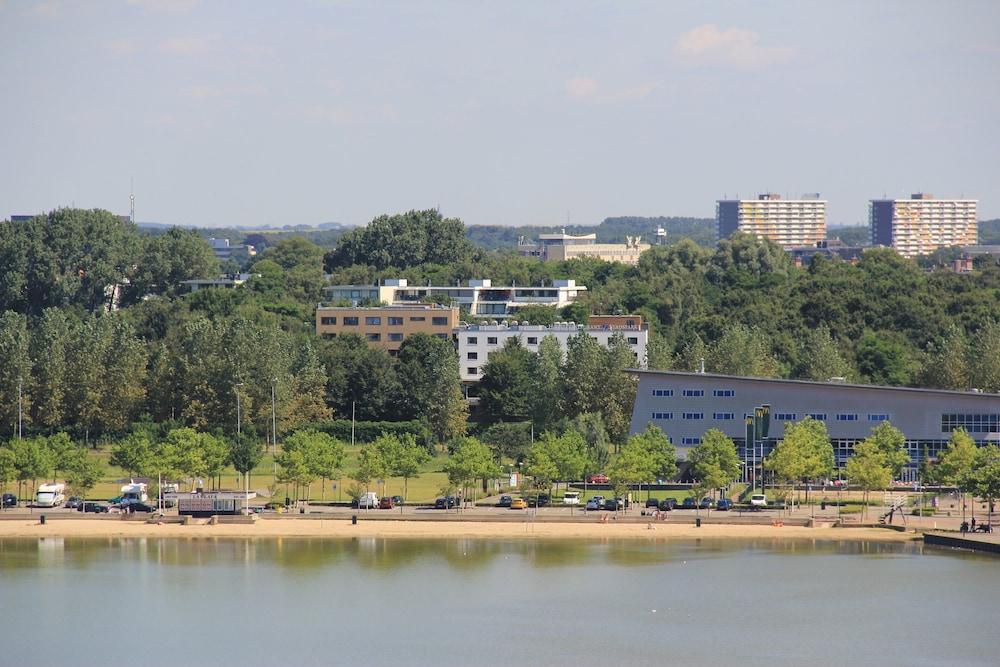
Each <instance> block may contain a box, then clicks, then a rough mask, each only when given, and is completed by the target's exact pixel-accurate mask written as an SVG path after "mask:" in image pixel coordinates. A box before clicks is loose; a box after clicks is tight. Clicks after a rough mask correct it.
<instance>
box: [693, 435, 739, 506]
mask: <svg viewBox="0 0 1000 667" xmlns="http://www.w3.org/2000/svg"><path fill="white" fill-rule="evenodd" d="M687 459H688V461H689V462H690V463H691V465H692V467H693V468H694V476H695V477H696V478H697V479H698V480H699V481H700V482H701V483H702V484H704V485H705V487H706V488H709V489H717V490H720V491H721V490H722V488H723V487H726V486H729V485H730V484H731V483H732V482H733V481H735V480H736V479H737V478H738V477H739V474H740V458H739V455H738V454H737V452H736V443H734V442H733V441H732V439H731V438H729V437H728V436H726V434H725V433H723V432H722V431H720V430H718V429H714V428H713V429H709V430H708V431H706V432H705V434H704V435H703V436H702V438H701V442H700V443H698V445H697V446H695V447H694V448H692V449H691V450H690V451H689V452H688V456H687Z"/></svg>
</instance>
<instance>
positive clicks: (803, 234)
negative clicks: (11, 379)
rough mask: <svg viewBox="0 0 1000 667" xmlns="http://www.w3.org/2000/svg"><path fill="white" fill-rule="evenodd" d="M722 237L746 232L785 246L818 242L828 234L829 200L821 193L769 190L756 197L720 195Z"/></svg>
mask: <svg viewBox="0 0 1000 667" xmlns="http://www.w3.org/2000/svg"><path fill="white" fill-rule="evenodd" d="M715 222H716V225H717V229H718V235H719V239H720V240H721V239H724V238H726V237H728V236H729V235H730V234H732V233H733V232H737V231H740V232H744V233H746V234H753V235H755V236H758V237H761V238H766V239H770V240H772V241H774V242H775V243H777V244H778V245H780V246H781V247H783V248H791V247H795V246H808V245H815V244H816V243H817V242H818V241H822V240H823V239H825V238H826V200H825V199H820V198H819V194H809V195H802V198H801V199H782V198H781V196H780V195H777V194H773V193H767V194H761V195H757V199H720V200H719V201H717V202H716V205H715Z"/></svg>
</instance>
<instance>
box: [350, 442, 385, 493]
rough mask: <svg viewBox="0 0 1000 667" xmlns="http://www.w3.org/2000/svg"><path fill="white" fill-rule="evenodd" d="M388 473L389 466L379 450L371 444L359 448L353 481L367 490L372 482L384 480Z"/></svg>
mask: <svg viewBox="0 0 1000 667" xmlns="http://www.w3.org/2000/svg"><path fill="white" fill-rule="evenodd" d="M388 473H389V466H388V464H387V463H386V460H385V458H384V457H383V456H382V452H381V450H379V448H378V447H376V446H375V445H374V443H372V444H368V445H365V446H364V447H362V448H361V455H360V456H359V457H358V470H357V472H355V473H354V479H356V480H358V481H359V482H361V483H362V484H364V485H365V491H367V490H368V488H369V486H370V485H371V483H372V481H373V480H377V479H385V478H386V476H387V475H388Z"/></svg>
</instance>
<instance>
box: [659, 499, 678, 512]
mask: <svg viewBox="0 0 1000 667" xmlns="http://www.w3.org/2000/svg"><path fill="white" fill-rule="evenodd" d="M675 507H677V500H676V499H674V498H664V499H663V500H661V501H660V511H662V512H669V511H671V510H673V509H674V508H675Z"/></svg>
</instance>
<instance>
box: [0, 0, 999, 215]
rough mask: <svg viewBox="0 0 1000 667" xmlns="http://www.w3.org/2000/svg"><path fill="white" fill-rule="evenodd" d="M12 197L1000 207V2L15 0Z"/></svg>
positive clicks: (364, 211)
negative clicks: (789, 199) (888, 201)
mask: <svg viewBox="0 0 1000 667" xmlns="http://www.w3.org/2000/svg"><path fill="white" fill-rule="evenodd" d="M0 28H2V47H0V48H2V50H3V51H2V58H0V82H2V90H3V104H2V105H0V146H2V148H3V152H4V160H3V161H2V166H0V215H2V216H6V215H9V214H11V213H32V212H38V211H41V210H48V209H50V208H53V207H56V206H60V205H71V204H75V205H77V206H84V207H95V206H99V207H104V208H109V209H112V210H115V211H117V212H121V213H127V212H128V193H129V180H130V179H131V178H134V179H135V191H136V202H137V204H136V208H137V217H138V219H139V220H155V221H160V222H171V223H177V224H196V225H214V224H218V225H231V224H253V225H259V224H276V225H282V224H296V223H306V224H316V223H320V222H324V221H341V222H347V223H365V222H367V221H368V220H370V219H371V218H372V217H374V216H375V215H378V214H380V213H383V212H397V211H403V210H407V209H410V208H427V207H433V206H437V205H440V207H441V210H442V212H443V213H445V214H446V215H455V216H459V217H461V218H462V219H464V220H465V221H466V223H468V224H494V223H500V224H521V223H532V224H560V223H562V222H564V221H565V220H566V217H567V214H569V215H570V217H571V219H572V221H573V222H574V223H584V224H590V223H596V222H599V221H600V220H601V219H603V218H604V217H606V216H611V215H694V216H704V217H711V216H712V215H714V201H715V199H717V198H721V197H723V196H724V195H729V196H734V195H737V194H739V195H741V196H751V195H753V194H754V193H755V192H758V191H762V190H765V189H768V190H772V191H776V192H780V193H784V194H789V195H798V194H801V193H803V192H820V193H821V194H822V195H823V196H824V197H825V198H827V199H829V201H830V204H829V219H830V222H831V223H833V224H849V223H859V222H863V221H864V220H865V217H866V215H867V213H866V212H867V200H868V199H869V198H872V197H880V196H882V195H883V194H888V195H890V196H907V195H908V194H909V193H910V192H915V191H918V190H926V191H929V192H932V193H934V194H935V195H938V196H959V195H964V196H968V197H977V198H979V199H980V200H981V203H980V217H982V218H990V217H998V216H1000V192H998V189H1000V188H998V185H1000V37H998V35H1000V2H995V1H985V2H935V3H928V2H827V3H818V2H701V1H698V2H499V1H497V2H492V3H476V2H454V3H452V2H406V3H390V2H322V1H319V0H313V1H308V2H235V1H231V2H213V1H210V0H203V1H201V2H199V1H198V0H177V1H175V2H170V1H169V0H115V1H112V0H106V1H84V0H81V1H73V0H62V1H60V0H53V1H51V2H37V3H32V2H19V1H16V0H6V2H5V1H4V0H0Z"/></svg>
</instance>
